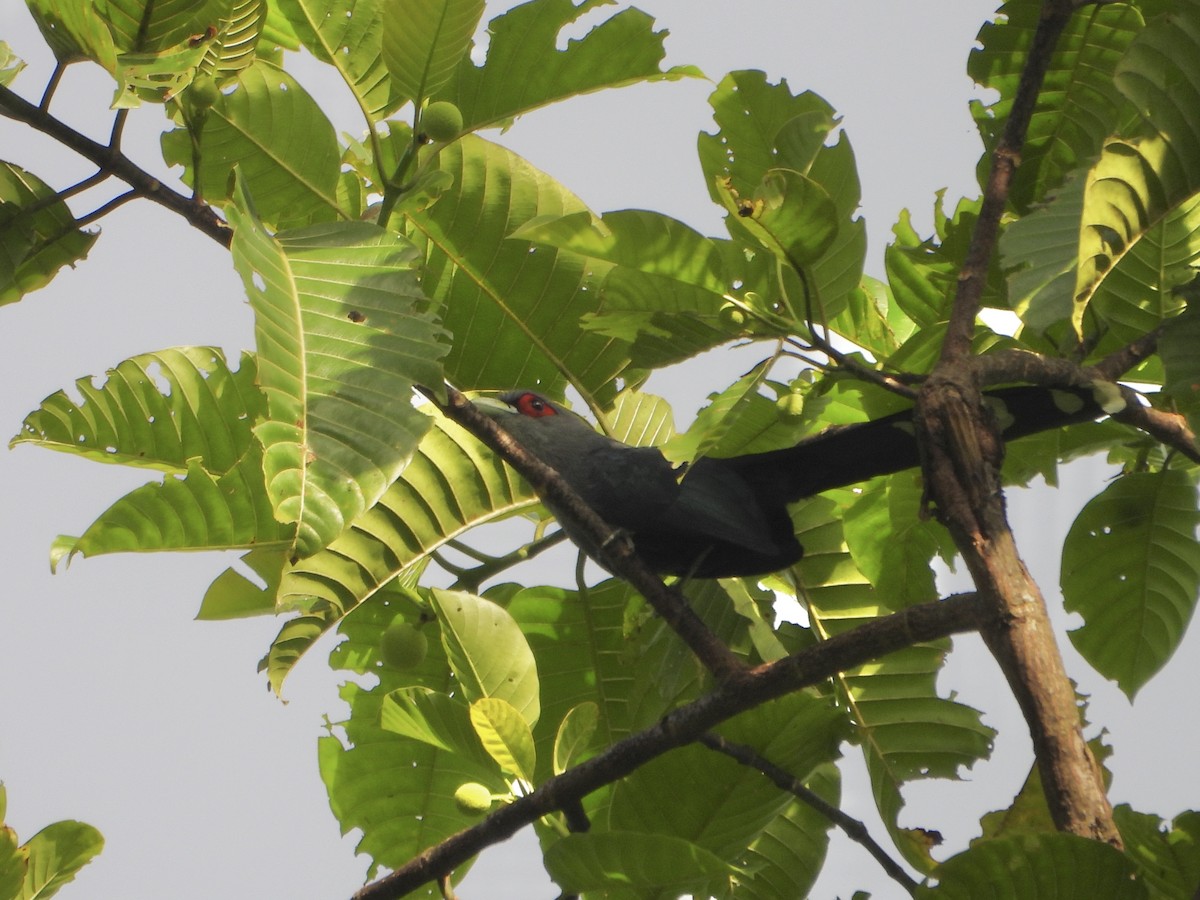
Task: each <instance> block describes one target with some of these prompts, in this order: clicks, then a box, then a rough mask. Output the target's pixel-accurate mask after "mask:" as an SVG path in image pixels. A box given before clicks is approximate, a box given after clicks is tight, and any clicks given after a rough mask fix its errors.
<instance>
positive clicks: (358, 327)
mask: <svg viewBox="0 0 1200 900" xmlns="http://www.w3.org/2000/svg"><path fill="white" fill-rule="evenodd" d="M231 221H232V222H233V224H234V228H235V233H234V240H233V247H232V251H233V258H234V264H235V265H236V266H237V268H238V271H239V272H240V274H241V276H242V280H243V282H244V284H245V286H246V292H247V294H248V295H249V297H250V304H251V307H252V308H253V309H254V313H255V332H256V343H257V345H258V354H259V357H258V358H259V380H260V383H261V385H262V389H263V391H264V393H265V394H266V395H267V407H268V411H269V417H268V419H267V421H265V422H262V423H261V424H259V425H257V426H256V427H255V434H256V435H257V436H258V438H259V440H260V441H261V442H262V444H263V447H264V471H265V474H266V479H267V489H268V491H269V492H270V494H271V498H272V501H273V503H274V504H275V510H276V517H277V518H279V520H280V521H282V522H289V523H290V522H294V523H296V525H297V534H296V551H297V553H298V554H299V555H301V556H309V555H311V554H313V553H315V552H317V551H318V550H320V549H321V548H322V547H324V546H325V545H327V544H328V543H329V542H330V541H332V540H333V539H334V538H335V537H337V535H338V534H340V533H341V532H342V530H343V529H344V528H345V527H346V525H347V524H348V523H349V522H350V521H351V520H352V519H353V518H355V517H356V516H358V515H359V514H360V513H362V512H363V511H365V510H366V509H368V508H369V507H371V506H372V505H374V504H375V502H376V501H377V500H379V498H380V497H381V496H382V495H383V493H384V491H386V490H387V489H388V487H389V486H390V485H391V484H392V483H393V482H394V481H395V479H396V477H397V476H398V475H399V474H400V472H401V470H402V469H403V468H404V465H405V464H406V463H407V462H408V460H409V458H410V456H411V454H412V452H413V450H414V449H415V448H416V445H417V442H418V441H419V439H420V437H421V435H422V433H423V432H424V430H425V429H426V428H427V427H428V424H429V419H428V417H427V416H425V415H423V414H422V413H421V412H419V411H417V410H416V409H414V408H413V406H412V403H411V402H410V397H411V395H412V386H413V384H414V383H418V384H432V385H437V384H440V383H441V380H442V375H441V368H440V366H439V364H438V359H439V358H440V357H441V356H442V355H443V354H444V353H445V352H446V348H445V346H444V345H443V344H442V343H441V340H442V337H443V332H442V330H441V329H440V328H439V327H438V325H437V323H436V322H435V321H434V319H433V318H432V317H431V316H430V315H428V314H427V313H424V312H421V311H420V306H421V305H422V300H423V298H422V295H421V290H420V287H419V285H418V284H417V281H416V278H415V276H414V274H413V268H414V266H415V264H416V260H415V254H414V252H413V250H412V248H411V246H410V245H409V244H408V243H407V242H406V241H404V240H403V239H402V238H399V237H397V236H396V235H394V234H391V233H389V232H386V231H384V230H383V229H381V228H377V227H376V226H374V225H370V224H368V223H365V222H346V223H338V224H330V225H324V226H314V227H313V228H309V229H303V230H300V231H294V232H288V233H284V234H280V235H278V236H276V237H272V236H271V235H270V234H268V233H267V231H266V230H265V229H264V228H263V227H262V224H261V223H260V222H258V221H257V219H256V218H255V217H254V215H253V213H252V212H251V211H250V210H249V209H247V208H246V207H245V206H244V205H242V206H240V207H239V208H237V209H236V210H232V211H231Z"/></svg>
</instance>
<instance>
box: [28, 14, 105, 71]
mask: <svg viewBox="0 0 1200 900" xmlns="http://www.w3.org/2000/svg"><path fill="white" fill-rule="evenodd" d="M28 6H29V12H30V13H32V14H33V20H34V21H35V22H37V26H38V30H39V31H41V33H42V37H44V38H45V39H46V43H47V44H48V45H49V47H50V50H51V51H52V52H53V53H54V58H55V59H56V60H58V61H59V62H60V63H69V62H73V61H75V60H80V59H90V60H93V61H94V62H96V63H98V64H99V65H101V66H103V67H104V69H106V70H107V71H108V72H109V73H112V72H115V71H116V68H117V50H116V47H115V46H114V44H113V37H112V34H111V33H110V32H109V30H108V26H107V24H105V20H104V19H103V18H102V17H101V16H100V14H99V12H97V10H96V4H94V3H78V2H73V3H63V2H61V0H28Z"/></svg>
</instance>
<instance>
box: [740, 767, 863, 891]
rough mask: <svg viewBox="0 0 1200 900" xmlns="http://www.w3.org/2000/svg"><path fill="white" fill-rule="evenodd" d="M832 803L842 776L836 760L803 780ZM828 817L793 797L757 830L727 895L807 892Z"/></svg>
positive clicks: (824, 845) (822, 850) (821, 854)
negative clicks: (741, 869) (739, 871)
mask: <svg viewBox="0 0 1200 900" xmlns="http://www.w3.org/2000/svg"><path fill="white" fill-rule="evenodd" d="M805 786H806V787H808V788H809V789H810V790H813V791H815V792H816V793H817V794H819V795H820V796H821V797H823V798H824V799H825V800H826V801H827V802H829V803H831V804H833V805H834V806H837V804H838V795H839V794H840V788H841V777H840V775H839V773H838V769H837V766H835V765H834V764H833V763H826V764H824V765H822V766H819V767H818V768H817V769H816V770H815V771H814V773H813V775H812V777H810V778H809V779H808V780H807V783H806V785H805ZM832 827H833V823H832V822H831V821H829V819H827V818H826V817H825V816H824V815H822V814H821V813H819V812H817V811H816V810H815V809H813V808H812V807H811V806H810V805H809V804H807V803H805V802H804V801H802V800H792V801H791V802H790V803H788V805H787V806H786V807H784V809H783V811H782V812H780V813H779V815H777V816H776V817H775V818H774V819H772V820H771V822H770V824H768V825H767V827H766V828H764V829H763V830H762V832H761V833H760V834H759V836H758V837H757V838H756V839H755V841H754V843H752V844H751V845H750V846H749V847H748V848H747V849H746V853H745V855H744V856H743V858H742V860H741V865H742V867H743V869H744V874H742V875H739V876H738V878H737V880H736V883H735V887H734V892H733V894H732V896H735V897H737V898H738V900H741V898H749V900H777V898H779V897H807V896H809V895H810V894H809V892H810V891H811V889H812V886H813V884H814V883H815V882H816V880H817V876H818V875H820V873H821V864H822V863H823V862H824V861H825V854H826V851H827V850H828V848H829V830H830V829H831V828H832Z"/></svg>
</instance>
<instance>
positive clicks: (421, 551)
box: [234, 407, 536, 690]
mask: <svg viewBox="0 0 1200 900" xmlns="http://www.w3.org/2000/svg"><path fill="white" fill-rule="evenodd" d="M424 410H425V414H427V415H429V417H430V419H431V422H432V427H431V428H430V429H429V430H428V431H427V432H426V433H425V436H424V437H423V438H422V440H421V443H420V444H418V446H417V453H416V455H415V456H414V458H413V460H412V461H411V462H410V463H409V465H408V466H407V468H405V470H404V472H403V473H402V474H401V476H400V477H399V478H398V479H397V480H396V481H395V482H394V483H393V484H392V486H391V487H390V488H388V490H387V492H386V493H385V494H384V495H383V497H382V498H381V499H380V501H379V502H378V503H377V504H376V505H375V506H374V507H373V508H372V509H370V510H368V511H367V512H366V513H365V514H363V515H362V516H360V517H359V518H358V519H357V520H356V521H355V522H354V524H353V525H352V526H351V528H350V529H349V530H348V531H346V532H344V533H343V534H342V535H341V536H340V537H339V538H338V539H337V540H336V541H334V542H333V543H332V544H331V545H330V546H329V547H327V548H325V549H324V550H322V551H321V552H320V553H318V554H316V555H315V556H312V557H309V558H308V559H305V560H302V561H301V562H299V563H298V564H297V565H296V566H295V567H293V568H291V569H289V570H288V571H287V572H285V573H284V576H283V581H282V584H281V585H280V586H279V587H278V599H277V597H276V590H275V589H273V588H269V589H268V590H269V594H270V600H269V602H271V603H272V604H275V603H278V605H280V606H281V607H284V608H286V607H302V608H305V609H312V610H313V612H312V614H311V615H308V616H305V617H304V619H303V620H302V621H301V620H295V624H289V625H285V626H284V629H283V631H281V632H280V635H279V637H277V638H276V640H275V642H274V643H273V644H272V646H271V651H270V653H269V657H268V663H267V668H268V672H269V674H270V678H271V684H272V686H273V687H274V688H275V689H276V690H279V689H280V687H281V686H282V683H283V679H284V678H285V677H286V676H287V673H288V672H289V671H290V670H291V667H292V666H293V665H294V664H295V663H296V661H297V659H299V657H300V656H301V655H303V653H304V652H305V651H306V650H307V649H308V648H309V647H310V646H311V645H312V643H313V642H314V641H316V640H317V639H318V638H319V637H320V636H321V635H322V634H323V633H324V632H325V631H327V630H328V629H330V628H332V627H334V626H335V625H337V623H338V620H339V619H340V618H341V617H342V616H343V615H345V614H346V613H347V612H349V611H351V610H353V609H354V608H355V607H356V606H358V604H359V603H361V602H362V601H364V600H366V599H367V598H369V597H371V596H373V595H374V594H376V593H377V592H378V591H379V590H380V589H381V588H382V587H383V586H384V585H386V584H387V583H388V582H389V581H390V580H391V579H392V578H393V577H395V576H396V575H397V574H398V573H400V572H402V571H406V570H408V571H413V570H419V567H420V564H421V563H422V561H423V560H425V559H426V558H427V555H428V554H429V553H430V552H432V551H433V550H435V549H437V548H438V547H440V546H441V545H442V544H444V543H445V542H446V541H448V540H452V539H453V538H456V537H458V536H460V535H462V534H463V533H464V532H465V531H467V530H468V529H470V528H471V527H473V526H475V525H478V524H482V523H484V522H489V521H493V520H495V519H498V518H503V517H505V516H508V515H512V514H513V513H515V512H518V511H520V510H522V509H526V508H528V507H530V506H532V505H533V504H535V503H536V499H535V498H534V495H533V492H532V491H531V490H530V489H529V487H528V486H527V485H525V484H524V482H523V481H521V480H520V479H519V478H518V477H517V475H516V474H515V473H514V472H513V471H512V470H511V469H509V468H508V467H507V466H505V465H504V463H503V462H501V461H500V459H499V458H497V457H496V455H495V454H493V453H491V452H490V451H488V450H487V449H486V448H484V446H483V445H482V444H480V443H479V442H478V441H477V440H476V439H475V438H474V437H473V436H472V435H471V434H469V433H468V432H466V431H464V430H463V429H462V428H460V427H459V426H457V425H455V424H453V423H452V422H450V421H449V420H447V419H445V418H443V417H441V416H436V417H435V414H434V413H433V412H432V411H431V410H429V409H428V407H425V408H424ZM234 577H239V578H240V577H241V576H240V575H236V576H234ZM246 589H247V590H255V589H257V588H256V587H254V586H253V585H250V584H249V583H247V587H246Z"/></svg>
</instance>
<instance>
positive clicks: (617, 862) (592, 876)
mask: <svg viewBox="0 0 1200 900" xmlns="http://www.w3.org/2000/svg"><path fill="white" fill-rule="evenodd" d="M544 862H545V865H546V871H547V872H549V873H550V877H551V878H553V879H554V881H555V883H556V884H557V885H558V886H559V887H560V888H562V890H563V891H565V892H567V893H580V892H582V891H593V890H594V891H603V890H605V889H606V888H607V889H611V888H620V887H624V888H627V889H628V888H632V889H633V890H634V891H635V892H637V893H638V894H639V895H640V896H643V897H644V896H652V895H653V894H652V892H653V891H655V890H665V889H671V890H672V892H674V893H680V892H682V893H688V891H689V889H690V888H695V887H697V886H698V885H701V884H703V883H704V882H707V881H709V880H710V879H714V878H726V877H728V876H729V875H730V873H732V872H734V871H736V870H735V869H734V868H733V867H732V866H730V865H728V864H727V863H725V862H724V861H723V860H721V859H720V858H718V857H716V856H714V855H713V854H711V853H709V852H708V851H706V850H704V849H703V848H701V847H698V846H696V845H695V844H693V843H692V842H690V841H686V840H683V839H682V838H677V837H671V836H670V835H665V834H638V833H637V832H630V831H621V832H597V833H595V834H569V835H567V836H566V837H564V838H562V839H560V840H558V841H555V842H554V844H553V845H551V846H550V848H549V849H548V850H547V851H546V854H545V858H544Z"/></svg>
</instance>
